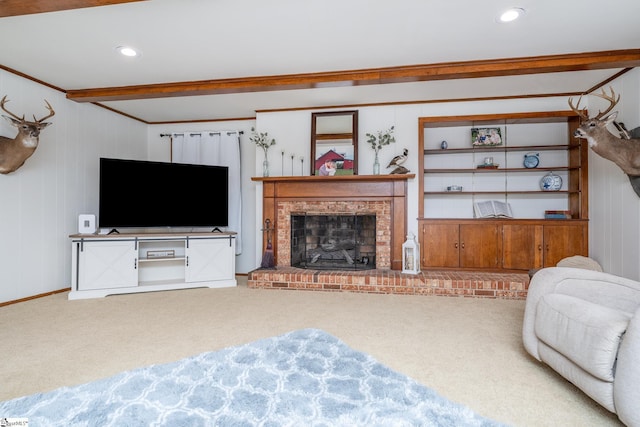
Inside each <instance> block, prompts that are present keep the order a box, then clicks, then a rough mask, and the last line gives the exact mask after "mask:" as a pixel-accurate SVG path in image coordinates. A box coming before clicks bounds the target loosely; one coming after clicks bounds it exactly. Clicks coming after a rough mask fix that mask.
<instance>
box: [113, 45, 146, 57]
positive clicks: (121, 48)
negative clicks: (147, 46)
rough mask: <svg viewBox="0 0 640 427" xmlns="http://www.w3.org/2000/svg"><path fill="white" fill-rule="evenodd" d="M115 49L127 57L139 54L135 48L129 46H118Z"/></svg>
mask: <svg viewBox="0 0 640 427" xmlns="http://www.w3.org/2000/svg"><path fill="white" fill-rule="evenodd" d="M116 50H117V51H118V52H120V53H121V54H122V55H124V56H128V57H136V56H140V52H138V51H137V50H135V49H134V48H132V47H129V46H118V47H117V48H116Z"/></svg>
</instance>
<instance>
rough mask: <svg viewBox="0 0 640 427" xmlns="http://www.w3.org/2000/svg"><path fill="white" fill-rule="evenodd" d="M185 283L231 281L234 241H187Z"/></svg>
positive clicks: (227, 239) (233, 266)
mask: <svg viewBox="0 0 640 427" xmlns="http://www.w3.org/2000/svg"><path fill="white" fill-rule="evenodd" d="M186 256H187V259H186V272H185V280H186V281H187V282H207V281H211V280H224V279H233V277H234V274H235V261H236V260H235V239H229V238H219V239H189V240H188V245H187V249H186Z"/></svg>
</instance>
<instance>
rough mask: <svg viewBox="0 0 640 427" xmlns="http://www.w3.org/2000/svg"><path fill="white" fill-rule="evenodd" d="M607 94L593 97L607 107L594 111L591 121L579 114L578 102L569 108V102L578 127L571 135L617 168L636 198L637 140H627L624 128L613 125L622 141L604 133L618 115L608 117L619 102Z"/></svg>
mask: <svg viewBox="0 0 640 427" xmlns="http://www.w3.org/2000/svg"><path fill="white" fill-rule="evenodd" d="M610 91H611V94H607V93H606V92H605V91H604V89H603V90H602V93H600V94H594V96H597V97H599V98H602V99H605V100H607V101H609V107H608V108H607V109H605V110H604V111H598V114H596V115H595V116H594V117H592V118H589V116H587V114H586V112H585V110H581V109H580V108H579V107H580V101H581V100H582V96H580V98H579V99H578V103H577V104H576V105H575V106H574V105H573V98H569V107H571V109H572V110H573V111H574V112H575V113H577V114H578V115H579V116H580V119H581V124H580V127H579V128H578V129H576V131H575V132H574V133H573V136H575V137H578V138H584V139H586V140H587V142H588V143H589V147H591V149H592V150H593V151H594V152H595V153H596V154H598V155H600V156H601V157H604V158H605V159H607V160H611V161H612V162H613V163H615V164H616V165H618V167H620V169H622V171H623V172H624V173H625V174H627V175H628V176H629V180H630V181H631V185H632V187H633V189H634V191H635V192H636V194H637V195H638V196H640V138H629V136H628V135H629V134H628V133H627V132H626V130H624V126H621V125H620V124H616V126H617V127H618V129H620V130H621V131H622V130H624V131H623V132H622V135H623V136H625V138H619V137H617V136H615V135H613V134H612V133H611V132H609V131H608V130H607V126H608V125H609V124H611V123H614V120H615V119H616V117H617V116H618V112H617V111H614V112H613V113H609V112H610V111H611V110H612V109H613V107H615V106H616V104H617V103H618V102H619V101H620V95H618V96H617V97H616V94H615V92H614V91H613V89H611V88H610Z"/></svg>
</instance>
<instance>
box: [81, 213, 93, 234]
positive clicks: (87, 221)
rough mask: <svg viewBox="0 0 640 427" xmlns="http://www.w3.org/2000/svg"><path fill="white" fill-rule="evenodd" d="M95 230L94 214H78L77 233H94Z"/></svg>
mask: <svg viewBox="0 0 640 427" xmlns="http://www.w3.org/2000/svg"><path fill="white" fill-rule="evenodd" d="M95 232H96V216H95V215H88V214H83V215H79V216H78V233H80V234H94V233H95Z"/></svg>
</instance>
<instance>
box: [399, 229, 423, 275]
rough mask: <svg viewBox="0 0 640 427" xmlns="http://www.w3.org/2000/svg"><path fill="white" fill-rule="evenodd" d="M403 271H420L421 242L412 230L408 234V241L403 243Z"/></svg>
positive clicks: (410, 272)
mask: <svg viewBox="0 0 640 427" xmlns="http://www.w3.org/2000/svg"><path fill="white" fill-rule="evenodd" d="M402 272H403V273H408V274H418V273H420V244H419V243H418V242H416V236H415V235H414V234H413V233H411V232H409V234H407V241H406V242H404V243H403V244H402Z"/></svg>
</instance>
